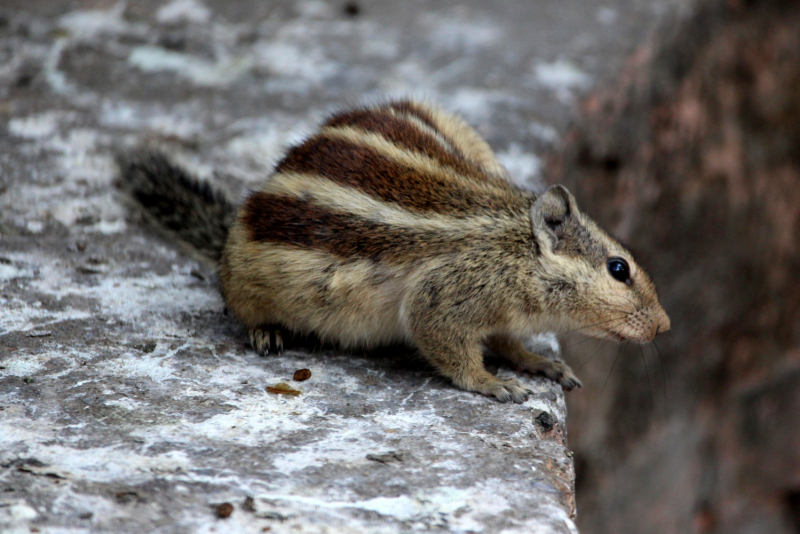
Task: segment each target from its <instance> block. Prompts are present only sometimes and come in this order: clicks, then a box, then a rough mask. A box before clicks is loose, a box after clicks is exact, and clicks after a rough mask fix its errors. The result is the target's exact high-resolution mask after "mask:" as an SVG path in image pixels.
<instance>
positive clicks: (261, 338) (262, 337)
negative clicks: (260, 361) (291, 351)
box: [250, 325, 284, 356]
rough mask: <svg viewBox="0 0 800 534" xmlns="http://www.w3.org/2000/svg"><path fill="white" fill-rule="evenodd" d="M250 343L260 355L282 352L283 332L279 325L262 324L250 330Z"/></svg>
mask: <svg viewBox="0 0 800 534" xmlns="http://www.w3.org/2000/svg"><path fill="white" fill-rule="evenodd" d="M250 345H251V346H252V347H253V349H254V350H255V351H256V352H257V353H259V354H260V355H261V356H267V355H268V354H269V353H270V352H273V353H274V354H281V353H282V352H283V348H284V347H283V332H282V330H281V328H280V327H279V326H276V325H263V326H260V327H258V328H253V329H251V330H250Z"/></svg>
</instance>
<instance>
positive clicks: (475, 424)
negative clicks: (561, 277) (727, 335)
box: [0, 0, 672, 533]
mask: <svg viewBox="0 0 800 534" xmlns="http://www.w3.org/2000/svg"><path fill="white" fill-rule="evenodd" d="M671 9H672V6H671V4H670V2H668V1H642V0H615V1H613V2H608V3H603V4H601V3H593V2H584V1H578V0H569V1H548V2H536V3H508V2H469V3H465V4H462V5H457V6H453V5H452V4H451V3H449V2H414V3H411V2H392V3H389V2H385V3H370V2H364V3H359V4H355V3H352V2H351V3H348V4H347V5H345V3H338V2H330V3H325V2H319V1H303V2H289V1H285V2H258V1H255V0H248V1H240V2H229V1H223V0H215V1H212V0H208V1H206V2H201V1H200V0H173V1H171V2H161V1H141V2H133V1H131V2H127V3H126V2H120V3H116V2H111V1H107V0H91V1H88V0H87V1H78V2H70V1H66V0H64V1H60V0H59V1H54V0H28V1H25V2H20V1H16V0H11V1H6V2H3V5H2V6H0V115H1V116H2V117H3V120H2V121H1V122H0V488H2V492H0V529H2V530H3V532H31V531H34V530H33V529H36V530H38V531H40V532H89V531H103V532H132V533H141V532H192V533H196V532H227V531H236V532H264V531H267V530H268V529H271V532H401V531H403V532H405V531H409V530H417V529H419V530H422V529H432V530H441V531H454V532H508V533H511V532H528V533H531V532H533V533H535V532H541V533H553V532H565V533H567V532H575V525H574V523H573V518H574V514H575V503H574V499H573V491H572V488H573V478H574V477H573V466H572V460H571V454H570V452H569V451H568V449H567V447H566V433H565V430H564V429H565V417H566V413H565V407H564V398H563V395H562V392H561V391H560V388H557V387H555V386H554V385H553V384H552V383H550V382H548V381H547V380H544V379H542V378H538V377H523V380H525V382H526V383H527V384H529V385H530V386H531V387H532V388H533V389H534V391H535V392H536V393H535V395H534V396H533V398H532V399H531V400H529V401H528V402H527V403H526V404H524V405H521V406H517V405H503V404H499V403H497V402H494V401H492V400H490V399H486V398H483V397H479V396H475V395H473V394H470V393H466V392H463V391H459V390H457V389H454V388H453V387H452V386H451V385H449V384H448V383H446V382H444V381H442V380H441V379H439V378H437V377H435V376H434V375H433V373H432V372H431V370H430V369H428V368H425V367H424V366H423V365H422V364H421V363H420V362H419V361H418V358H417V357H415V356H414V354H413V353H412V352H410V351H408V350H407V349H393V350H391V351H388V350H387V351H378V352H377V353H374V354H367V355H350V354H342V353H340V352H337V351H335V350H332V349H317V350H313V347H312V348H305V349H301V350H294V351H290V352H289V353H288V354H286V355H285V356H283V357H281V358H266V359H264V358H260V357H258V356H256V355H255V354H254V353H253V352H252V351H251V350H250V349H249V348H247V347H246V346H245V341H246V334H245V333H244V332H242V331H241V328H240V327H239V326H238V325H237V324H236V323H235V322H234V321H233V320H232V319H231V318H229V317H226V316H225V315H224V314H223V306H222V302H221V300H220V298H219V296H218V294H217V291H216V288H215V282H214V275H213V272H212V270H211V269H209V268H208V267H207V266H204V265H202V264H199V263H197V262H196V261H194V260H193V259H192V258H191V257H190V256H188V255H186V254H185V252H184V251H181V250H178V249H176V248H175V247H174V246H173V244H171V243H169V242H168V241H166V240H164V239H162V238H161V237H159V236H158V235H156V234H155V233H154V232H153V231H152V230H151V229H150V228H148V227H147V226H145V225H144V224H142V221H141V219H140V217H139V216H138V215H137V214H135V213H130V212H129V211H128V210H127V209H126V208H125V203H124V199H123V198H121V196H120V195H119V193H118V192H117V191H116V190H115V189H114V187H113V185H112V183H113V180H114V177H115V172H116V170H115V168H114V165H113V155H114V153H115V151H118V150H126V149H129V148H131V147H134V146H138V145H140V144H142V143H149V144H152V145H156V146H159V147H161V148H163V149H164V150H166V151H168V152H170V153H171V154H172V155H173V156H174V157H175V158H176V159H177V160H179V161H181V162H182V163H183V164H184V165H185V166H187V167H188V168H189V169H191V170H192V172H195V173H197V174H198V175H200V176H201V177H203V178H204V179H208V180H211V181H213V182H214V183H215V184H216V185H218V186H220V187H222V188H225V189H226V190H228V191H229V192H230V193H231V195H233V196H234V197H241V195H242V194H243V192H244V191H246V190H247V189H248V188H250V187H252V186H253V185H254V184H255V183H257V181H258V180H261V179H263V178H264V177H265V176H266V174H267V173H268V172H269V169H270V166H271V165H272V164H273V163H274V162H275V160H276V159H277V158H278V156H279V155H280V153H281V151H282V150H283V149H284V147H285V146H286V145H287V144H289V143H292V142H295V141H297V140H299V139H300V138H301V137H302V136H303V135H304V134H306V133H308V132H310V131H311V130H312V128H313V126H314V124H315V123H317V122H318V121H319V120H320V119H321V118H322V117H323V116H324V115H325V114H326V113H328V112H329V111H332V110H334V109H336V108H339V107H342V106H344V105H348V104H353V103H357V102H360V101H364V100H367V101H370V100H375V99H378V98H381V97H384V96H387V95H389V96H392V95H394V96H397V95H402V96H407V95H411V96H418V97H426V98H430V99H432V100H435V101H437V102H439V103H441V104H442V105H444V106H445V107H446V108H448V109H450V110H453V111H456V112H460V113H462V114H464V115H465V117H466V118H467V119H468V120H469V121H470V122H471V123H472V124H475V125H476V126H477V128H478V130H479V131H480V133H481V134H482V135H484V136H485V137H486V138H487V139H488V140H489V141H490V143H491V144H492V145H493V146H494V147H495V148H496V150H497V152H498V154H499V157H500V159H501V161H502V162H503V163H504V164H505V165H507V166H508V168H509V169H510V170H511V172H512V174H513V175H514V176H515V177H516V178H517V179H518V180H519V181H520V182H521V183H524V184H526V185H528V186H531V187H538V186H540V182H539V180H540V178H539V167H540V159H539V156H540V155H541V154H542V152H543V151H545V150H547V149H549V148H552V147H553V146H554V145H555V144H556V143H557V142H558V141H559V139H560V135H561V133H562V132H563V131H564V129H565V128H566V126H567V125H568V123H569V121H570V117H571V116H572V113H573V112H572V105H573V103H574V102H575V101H576V98H577V96H578V95H580V94H582V93H583V92H585V91H588V90H589V89H590V88H591V87H593V86H594V85H595V84H597V83H599V82H601V81H602V80H604V79H608V78H609V77H610V76H611V74H612V73H613V72H614V71H615V70H616V68H617V66H618V65H619V64H620V62H621V60H622V58H623V57H624V54H625V53H626V52H627V50H629V48H630V47H631V43H634V42H637V41H639V40H640V39H641V38H642V37H643V35H644V34H645V33H646V32H647V30H648V29H649V28H650V27H652V25H653V24H654V23H655V21H656V20H657V19H658V17H659V16H660V14H661V13H664V12H668V11H670V10H671ZM544 341H545V342H546V343H547V344H548V346H549V345H550V344H551V342H552V339H549V338H545V339H544ZM302 368H307V369H309V370H310V371H311V373H312V376H311V378H310V379H309V380H307V381H304V382H294V381H292V377H293V375H294V373H295V371H297V370H298V369H302ZM499 373H501V374H509V373H510V371H509V370H508V369H505V368H502V367H501V368H500V370H499ZM281 382H286V383H288V384H289V385H290V386H292V387H293V388H295V389H297V390H299V391H300V395H298V396H287V395H279V394H271V393H268V392H267V391H266V387H267V386H274V385H276V384H278V383H281ZM572 394H573V395H581V394H582V393H580V392H575V393H572ZM543 412H545V413H547V414H549V416H543ZM551 426H552V429H551ZM226 503H228V504H230V505H232V511H231V508H230V507H228V506H224V505H225V504H226ZM228 512H231V513H230V515H229V516H228V517H223V516H226V515H227V514H228Z"/></svg>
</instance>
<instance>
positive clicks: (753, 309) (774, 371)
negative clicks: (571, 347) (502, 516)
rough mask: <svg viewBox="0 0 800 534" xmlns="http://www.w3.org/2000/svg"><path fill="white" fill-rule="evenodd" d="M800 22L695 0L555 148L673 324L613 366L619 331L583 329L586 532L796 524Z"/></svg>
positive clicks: (577, 433) (766, 529)
mask: <svg viewBox="0 0 800 534" xmlns="http://www.w3.org/2000/svg"><path fill="white" fill-rule="evenodd" d="M799 27H800V8H799V7H798V4H797V2H783V1H762V2H716V1H712V2H701V3H698V4H697V6H696V10H695V12H694V14H693V15H692V16H691V17H688V18H686V19H685V20H683V21H682V22H681V23H680V24H676V25H675V26H673V27H672V28H671V30H670V31H669V32H662V34H661V35H660V36H659V38H658V39H657V40H656V41H655V44H653V45H651V46H649V47H645V48H643V49H641V50H640V51H639V52H638V53H636V54H635V55H634V56H633V58H632V59H631V63H630V65H629V67H628V68H627V69H626V71H625V73H624V75H623V76H622V79H621V81H620V82H619V84H618V85H616V86H615V87H614V88H613V89H611V90H609V91H607V92H605V93H598V94H597V95H595V96H593V97H591V98H589V99H587V100H586V102H585V104H584V113H585V122H583V123H582V125H581V126H580V127H579V128H577V129H576V130H575V131H573V132H572V133H571V134H570V135H569V136H568V138H567V139H568V142H567V144H566V147H565V149H564V153H563V154H562V157H561V159H560V161H559V162H558V164H557V165H556V166H555V167H554V168H553V173H554V174H553V176H554V179H556V180H558V181H563V182H565V183H566V184H567V185H568V186H570V187H572V188H574V189H575V192H576V196H577V197H578V200H579V202H581V203H582V204H583V205H584V206H586V209H587V210H588V211H589V212H590V213H592V214H593V215H595V216H597V217H598V218H599V219H600V220H601V221H602V222H603V223H604V224H605V225H607V226H608V227H609V228H611V229H612V230H613V231H615V232H616V233H617V234H618V235H619V236H620V237H621V238H622V239H624V240H625V241H627V242H628V243H629V244H630V245H631V247H632V249H633V250H634V251H635V252H637V253H638V255H639V257H640V258H642V261H643V263H644V265H646V266H647V267H648V269H649V270H650V272H651V274H652V275H653V278H654V279H655V280H656V282H657V283H658V284H659V286H660V292H661V295H662V302H663V303H664V305H665V308H666V309H667V311H668V312H669V313H670V314H671V316H672V324H673V332H672V334H671V335H670V336H669V337H667V338H666V339H658V340H657V346H654V347H645V348H644V350H643V351H642V352H641V353H640V349H638V348H635V347H633V348H631V349H630V350H627V351H623V353H622V357H621V358H619V362H618V363H616V369H617V370H616V371H613V372H611V373H610V371H609V368H610V367H613V365H614V364H613V363H612V361H613V362H617V360H616V359H615V358H616V357H615V356H614V354H612V353H613V352H616V350H608V349H604V348H603V347H599V348H598V347H592V348H590V349H587V350H589V351H599V352H598V354H597V355H596V356H595V357H594V358H592V359H591V361H590V363H589V364H587V365H586V367H585V368H584V370H583V373H582V374H583V376H586V378H587V380H586V381H585V382H584V383H585V384H586V391H587V393H589V394H588V395H585V396H574V397H572V398H571V399H570V400H571V404H570V410H571V412H572V417H571V424H572V427H571V429H572V430H573V431H572V432H571V433H570V440H571V444H572V445H573V446H574V447H575V450H576V458H577V460H576V464H577V466H576V468H577V470H578V472H579V473H580V475H579V482H578V502H579V505H580V507H581V511H582V515H581V528H582V529H584V530H585V531H587V532H619V533H624V532H636V533H643V532H658V533H670V532H676V533H677V532H681V533H683V532H732V533H745V532H748V533H749V532H759V533H789V532H797V528H798V517H800V505H799V504H798V503H800V500H799V499H798V488H800V431H798V428H800V427H798V425H797V424H796V421H797V418H798V414H800V393H798V392H800V388H798V386H799V385H800V329H798V325H800V282H799V280H800V278H798V276H797V275H798V273H800V245H799V244H800V92H799V91H798V87H800V32H798V30H797V29H798V28H799ZM582 347H585V345H582V346H581V347H578V348H582ZM659 347H660V357H661V359H662V362H661V363H659V361H658V356H659V355H658V354H657V353H656V349H658V348H659ZM572 352H577V350H576V351H572ZM591 354H592V352H588V351H587V352H586V354H585V355H583V356H582V357H584V358H588V357H589V356H590V355H591ZM609 377H610V378H609ZM606 381H607V382H606ZM604 384H605V386H606V387H605V389H604V391H603V393H602V394H601V393H599V392H598V391H599V390H600V389H601V388H602V386H603V385H604ZM662 393H663V394H662ZM597 395H600V396H602V398H603V399H604V400H603V402H600V403H597V402H592V401H591V400H590V399H593V398H594V397H595V396H597Z"/></svg>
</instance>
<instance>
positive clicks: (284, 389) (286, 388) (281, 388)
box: [267, 382, 300, 395]
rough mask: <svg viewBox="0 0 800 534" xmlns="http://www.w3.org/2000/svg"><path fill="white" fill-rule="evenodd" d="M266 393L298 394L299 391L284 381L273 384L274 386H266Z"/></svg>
mask: <svg viewBox="0 0 800 534" xmlns="http://www.w3.org/2000/svg"><path fill="white" fill-rule="evenodd" d="M267 393H274V394H275V395H300V392H299V391H297V390H296V389H294V388H292V386H290V385H289V384H287V383H286V382H281V383H279V384H275V385H274V386H267Z"/></svg>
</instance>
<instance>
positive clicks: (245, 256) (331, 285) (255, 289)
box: [220, 227, 406, 347]
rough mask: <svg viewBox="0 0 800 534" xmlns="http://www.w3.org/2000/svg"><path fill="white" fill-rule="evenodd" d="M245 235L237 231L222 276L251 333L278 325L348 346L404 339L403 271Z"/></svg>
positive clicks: (230, 304)
mask: <svg viewBox="0 0 800 534" xmlns="http://www.w3.org/2000/svg"><path fill="white" fill-rule="evenodd" d="M242 237H244V236H243V232H241V228H237V227H234V228H233V229H232V230H231V234H230V235H229V241H228V245H227V246H226V250H225V253H224V255H223V258H222V263H221V270H220V279H221V282H222V290H223V295H224V297H225V300H226V303H227V305H228V308H229V309H230V310H231V311H232V312H233V313H234V315H236V316H237V317H238V318H239V319H240V320H242V321H243V322H244V323H245V325H247V326H248V327H249V328H256V327H259V326H262V325H270V324H272V325H275V324H276V325H281V326H283V327H285V328H287V329H288V330H290V331H294V332H298V333H304V334H313V335H316V336H318V337H319V338H320V339H322V340H324V341H329V342H335V343H338V344H341V345H342V346H345V347H356V346H357V347H371V346H378V345H382V344H387V343H392V342H397V341H402V340H404V339H405V337H406V335H405V329H404V327H403V325H402V322H401V321H400V317H399V308H400V302H401V301H402V298H403V288H404V286H405V284H404V280H405V274H404V272H403V268H402V267H400V266H397V267H392V266H387V265H383V264H378V263H376V262H373V261H371V260H367V259H361V258H357V259H346V258H340V257H337V256H335V255H333V254H330V253H328V252H325V251H320V250H313V249H305V248H300V247H294V246H291V245H286V244H282V243H271V242H253V241H247V240H244V239H242Z"/></svg>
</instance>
